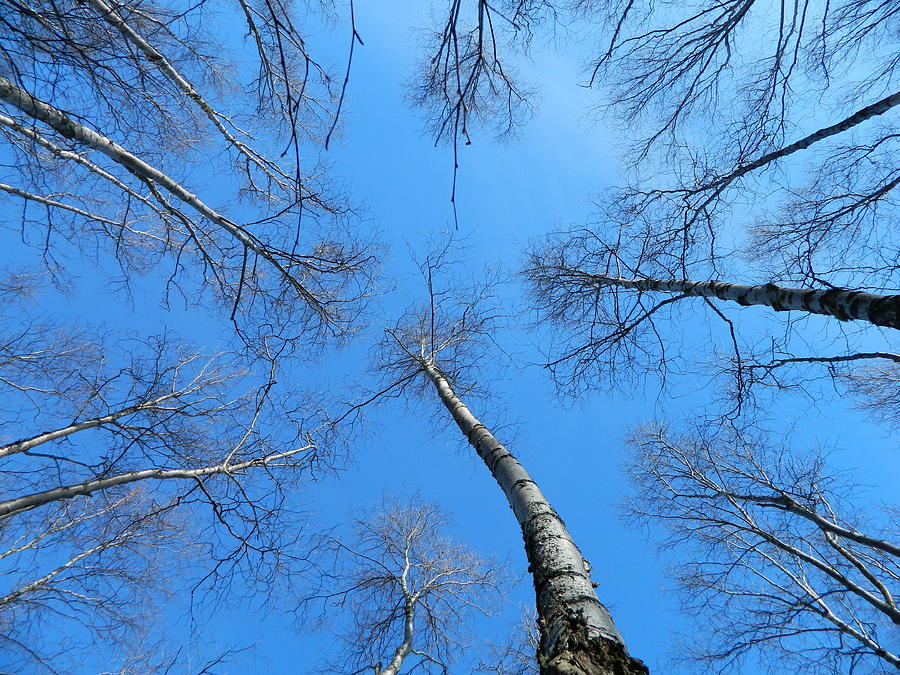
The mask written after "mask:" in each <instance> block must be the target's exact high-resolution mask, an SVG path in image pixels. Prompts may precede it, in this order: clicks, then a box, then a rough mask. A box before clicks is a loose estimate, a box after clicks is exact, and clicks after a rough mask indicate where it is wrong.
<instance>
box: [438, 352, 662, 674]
mask: <svg viewBox="0 0 900 675" xmlns="http://www.w3.org/2000/svg"><path fill="white" fill-rule="evenodd" d="M423 368H424V369H425V372H426V373H427V375H428V377H429V378H430V379H431V381H432V383H433V384H434V386H435V388H436V389H437V392H438V395H439V396H440V398H441V402H442V403H443V404H444V405H445V406H446V408H447V410H449V411H450V414H451V415H453V419H454V420H455V421H456V424H457V425H458V426H459V428H460V430H461V431H462V432H463V434H464V435H465V437H466V438H467V439H468V441H469V443H470V444H471V445H472V447H473V448H475V451H476V452H477V453H478V455H479V456H480V457H481V459H482V460H484V463H485V464H486V465H487V467H488V469H489V470H490V472H491V474H492V475H493V476H494V478H495V479H496V481H497V483H498V484H499V485H500V488H501V489H502V490H503V493H504V494H505V495H506V499H507V501H508V502H509V505H510V506H511V507H512V510H513V513H515V516H516V519H517V520H518V521H519V525H520V527H521V529H522V536H523V538H524V539H525V552H526V554H527V556H528V562H529V569H530V571H531V573H532V576H533V578H534V588H535V594H536V597H537V612H538V627H539V630H540V644H539V647H538V665H539V666H540V669H541V673H543V674H545V675H551V674H552V675H563V674H565V675H588V674H590V675H639V674H641V675H643V674H646V673H647V672H648V670H647V667H646V666H645V665H644V664H643V663H642V662H641V661H639V660H638V659H635V658H632V657H631V656H629V655H628V652H627V651H626V649H625V643H624V641H623V639H622V636H621V635H620V634H619V631H618V629H617V628H616V626H615V624H614V623H613V620H612V617H610V615H609V612H608V611H607V610H606V608H605V607H604V606H603V605H602V604H601V603H600V601H599V600H598V598H597V594H596V592H595V591H594V586H593V584H592V583H591V578H590V572H589V566H588V564H587V561H586V560H585V559H584V557H583V556H582V555H581V552H580V551H579V550H578V547H577V546H576V545H575V542H574V541H572V537H571V535H569V532H568V530H566V526H565V523H563V521H562V518H560V517H559V514H557V513H556V511H555V510H554V509H553V507H552V506H551V505H550V503H549V502H548V501H547V499H546V497H544V495H543V493H542V492H541V490H540V489H539V488H538V486H537V483H535V482H534V480H533V479H532V478H531V476H530V475H529V474H528V472H527V471H526V470H525V468H524V467H523V466H522V465H521V464H520V463H519V462H518V460H516V458H515V457H513V455H512V454H511V453H510V452H509V451H508V450H507V449H506V448H505V447H503V445H502V444H501V443H500V442H499V441H498V440H497V439H496V438H494V436H493V435H492V434H491V433H490V431H488V430H487V429H486V428H485V426H484V425H483V424H482V423H481V422H480V421H478V419H477V418H476V417H475V416H474V415H473V414H472V413H471V411H470V410H469V409H468V408H467V407H466V406H465V404H464V403H463V402H462V401H461V400H460V399H459V397H457V395H456V394H455V393H454V391H453V388H452V387H451V386H450V383H449V382H448V381H447V378H446V377H445V376H444V374H443V373H441V371H440V370H438V369H437V368H436V367H435V366H433V365H431V364H429V363H424V364H423Z"/></svg>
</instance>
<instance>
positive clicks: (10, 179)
mask: <svg viewBox="0 0 900 675" xmlns="http://www.w3.org/2000/svg"><path fill="white" fill-rule="evenodd" d="M235 10H236V11H237V12H238V14H239V16H240V17H242V19H243V21H244V24H245V27H246V33H247V36H248V37H249V40H248V44H249V45H252V50H251V53H249V54H247V53H244V52H241V51H239V49H238V48H233V45H232V44H230V42H228V41H226V40H225V39H224V38H222V37H220V36H221V35H222V34H223V32H222V31H218V30H216V28H215V27H214V26H211V25H208V23H207V22H206V20H205V18H204V15H205V12H204V9H203V3H200V4H199V5H195V6H193V7H189V8H186V9H185V11H180V10H177V9H174V8H170V7H167V6H165V5H151V4H146V3H140V4H138V3H133V2H131V3H129V2H122V3H120V2H106V0H97V1H96V2H93V1H92V2H89V3H85V4H80V5H77V6H68V5H67V6H60V5H57V4H54V3H42V2H38V3H27V2H26V3H21V2H18V0H9V2H4V4H3V11H2V14H3V19H2V25H3V30H2V32H0V33H2V35H0V108H2V110H0V137H2V139H3V142H4V143H5V147H6V149H7V152H9V153H10V154H11V157H12V158H13V160H14V161H12V162H8V163H5V164H4V166H3V169H2V173H0V191H2V192H3V193H4V198H3V203H4V204H6V205H7V208H8V209H9V210H10V211H9V212H10V213H13V212H20V213H21V214H22V216H21V229H22V234H23V239H24V240H25V241H26V242H28V243H30V244H32V245H33V246H36V247H38V248H39V249H40V250H42V252H43V254H44V257H45V260H46V261H47V264H48V266H49V268H50V270H51V271H52V272H53V273H54V274H56V275H57V276H60V275H64V267H65V264H64V262H63V257H64V256H66V255H68V254H69V252H68V251H67V250H66V249H67V247H71V246H73V245H74V246H76V247H77V248H79V249H80V250H81V251H82V252H87V253H90V254H92V255H93V254H96V252H97V250H98V248H99V250H100V251H101V252H102V254H101V260H105V258H104V257H103V256H113V257H114V258H115V259H116V260H117V261H118V264H119V266H120V268H121V270H122V272H123V275H124V276H125V279H126V280H127V279H128V278H129V276H130V275H131V274H133V273H135V272H137V273H141V272H144V271H146V270H148V269H152V268H160V267H161V266H162V265H168V266H169V270H170V272H169V276H168V280H167V281H166V285H165V289H164V290H165V295H166V297H167V298H168V296H169V295H170V294H176V295H179V296H181V298H183V299H184V301H185V302H187V303H188V304H194V303H195V302H196V301H197V300H198V298H200V299H202V300H203V301H204V302H206V303H209V302H212V303H215V304H219V305H221V306H222V307H223V309H224V310H225V312H226V316H230V317H231V319H232V320H235V321H236V322H237V326H238V329H239V331H240V334H241V336H242V337H243V338H244V339H245V340H249V341H252V342H254V344H255V343H256V342H257V340H260V339H261V337H265V335H268V336H269V337H270V338H271V336H272V335H281V334H283V336H284V337H296V336H298V335H301V334H302V335H305V336H307V337H309V336H310V335H315V334H317V333H319V332H321V331H322V330H323V329H325V330H328V331H331V332H341V331H343V330H345V329H348V328H349V327H351V326H352V325H353V323H354V321H355V318H356V312H357V311H358V309H359V306H358V303H355V302H354V301H355V300H358V299H359V298H361V297H362V296H364V295H365V294H366V293H367V291H366V290H365V286H366V278H367V275H368V274H369V271H370V267H371V265H370V263H371V262H372V258H371V256H370V254H369V253H368V252H367V251H366V250H365V248H364V247H363V246H362V245H361V244H356V243H353V241H352V237H351V236H347V235H348V232H347V223H346V222H344V223H341V220H340V216H341V214H345V213H346V212H347V207H346V205H345V204H344V203H343V202H342V201H340V199H338V198H336V197H332V196H330V195H329V194H328V192H327V190H326V188H325V187H323V183H322V180H320V178H319V177H318V176H317V169H316V168H315V167H314V166H302V165H301V152H302V150H303V149H304V148H305V147H306V146H307V145H308V144H309V143H316V142H318V140H319V139H321V138H322V137H323V136H324V130H325V129H327V128H328V127H329V126H331V125H332V122H333V116H334V101H333V97H332V95H331V91H330V77H329V76H328V74H327V73H325V72H324V70H323V69H322V68H321V67H320V66H319V65H318V63H317V62H316V61H315V59H314V58H313V57H312V55H310V54H309V52H308V51H307V47H306V42H305V40H304V37H303V35H302V33H301V32H300V30H299V29H298V27H297V23H296V19H297V17H296V16H295V15H294V13H293V11H292V10H291V8H290V7H289V6H288V5H287V4H285V3H282V2H255V1H254V0H246V1H245V0H241V1H240V2H238V3H237V4H236V5H235ZM250 59H255V61H256V63H257V64H258V73H257V75H256V76H255V77H252V78H250V80H249V81H243V82H242V81H240V79H239V77H238V75H239V74H242V73H246V72H247V68H246V67H245V64H246V63H247V62H248V60H250ZM198 166H205V167H207V168H210V167H211V168H212V169H213V171H214V172H215V174H216V175H217V176H218V177H219V179H220V180H221V181H222V183H221V187H222V188H224V191H225V194H227V195H228V197H226V199H225V203H224V204H223V203H222V202H223V200H222V198H221V196H219V195H213V194H203V191H198V190H197V189H196V188H195V187H193V186H192V185H191V183H192V182H193V179H192V178H189V177H188V176H189V175H190V172H191V171H192V170H193V169H194V168H196V167H198ZM238 198H239V199H238ZM217 202H218V203H217ZM14 204H16V205H21V208H16V209H15V211H14V210H13V205H14ZM335 217H337V218H338V220H336V221H334V223H335V226H334V227H333V226H331V225H329V221H332V220H334V218H335ZM301 218H302V225H301ZM162 269H165V268H164V267H163V268H162ZM198 291H200V293H199V295H198ZM261 321H262V322H264V323H265V324H266V325H265V326H264V328H263V329H264V330H265V331H266V333H265V335H263V336H258V335H256V332H257V331H258V330H259V326H258V325H257V324H258V323H259V322H261ZM285 330H290V331H291V332H290V333H284V331H285ZM260 348H261V347H260Z"/></svg>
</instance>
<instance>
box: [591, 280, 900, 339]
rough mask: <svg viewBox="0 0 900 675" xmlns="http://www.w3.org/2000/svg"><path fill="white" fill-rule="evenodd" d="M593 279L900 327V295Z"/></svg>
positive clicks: (740, 303)
mask: <svg viewBox="0 0 900 675" xmlns="http://www.w3.org/2000/svg"><path fill="white" fill-rule="evenodd" d="M591 278H592V279H593V280H594V282H595V283H597V284H599V285H601V286H620V287H623V288H633V289H636V290H640V291H667V292H670V293H683V294H684V295H696V296H701V297H707V298H719V299H720V300H728V301H731V302H736V303H738V304H739V305H765V306H767V307H771V308H772V309H774V310H776V311H779V312H785V311H791V310H800V311H804V312H811V313H813V314H824V315H826V316H833V317H835V318H837V319H840V320H841V321H852V320H860V321H868V322H870V323H873V324H875V325H876V326H886V327H888V328H898V329H900V295H875V294H874V293H863V292H861V291H845V290H842V289H832V290H828V291H817V290H809V289H804V288H785V287H783V286H776V285H775V284H764V285H762V286H745V285H743V284H729V283H726V282H724V281H688V280H672V281H659V280H656V279H622V278H619V277H604V276H600V275H596V274H594V275H591Z"/></svg>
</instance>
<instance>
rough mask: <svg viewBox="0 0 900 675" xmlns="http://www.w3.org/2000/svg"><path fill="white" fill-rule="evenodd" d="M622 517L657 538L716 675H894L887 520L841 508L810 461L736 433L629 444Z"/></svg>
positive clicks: (657, 436)
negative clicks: (653, 530) (757, 672)
mask: <svg viewBox="0 0 900 675" xmlns="http://www.w3.org/2000/svg"><path fill="white" fill-rule="evenodd" d="M632 443H633V445H634V447H635V456H634V459H633V462H632V463H631V465H630V472H629V473H630V475H631V477H632V481H633V483H634V486H635V496H634V497H633V498H632V499H631V500H630V501H629V502H628V511H629V512H630V514H631V515H632V516H634V517H635V518H638V519H640V520H641V521H643V522H646V523H653V524H654V525H661V526H663V527H664V528H666V529H668V531H669V533H670V536H669V538H668V540H667V545H670V546H677V547H678V551H679V556H678V559H679V560H687V562H683V563H679V566H678V567H677V570H676V573H677V581H678V583H679V585H680V586H681V588H682V589H683V591H684V599H685V605H686V607H687V608H688V609H689V610H692V611H694V612H696V613H697V614H699V615H701V616H702V621H703V624H704V630H703V631H702V632H703V633H704V635H705V638H706V639H704V640H702V641H700V640H697V636H696V635H693V636H692V641H693V642H694V649H692V650H691V651H690V655H691V656H693V657H694V658H697V659H699V660H700V662H701V663H703V664H705V665H706V666H707V667H708V668H709V669H711V670H715V671H720V670H721V671H727V670H739V669H740V667H741V664H742V663H743V662H744V661H745V660H746V659H747V658H749V657H751V656H758V657H759V660H760V663H761V664H763V668H764V670H766V671H768V672H784V671H785V670H786V669H799V670H801V671H803V672H817V673H821V672H833V673H846V672H855V671H856V670H858V669H861V670H865V671H866V672H896V669H897V668H900V656H898V650H897V647H898V645H897V641H896V635H897V634H896V626H897V625H898V623H900V610H898V607H897V603H896V599H895V598H896V594H897V592H898V590H900V587H898V583H900V547H898V546H897V545H896V544H894V543H891V542H892V541H897V538H898V532H897V530H896V523H895V522H894V519H893V516H892V514H891V512H890V511H889V510H887V511H886V510H883V509H878V508H872V506H870V505H867V506H863V505H861V504H856V505H853V504H851V503H850V502H849V501H848V498H847V495H848V494H849V490H848V486H847V485H846V484H842V482H841V481H840V480H839V479H837V478H836V477H835V476H834V475H832V474H831V473H830V472H829V469H828V466H827V463H826V462H825V461H824V460H823V458H822V456H821V455H818V454H815V453H798V452H796V451H791V450H790V449H789V448H786V447H781V446H778V445H775V444H774V443H773V442H772V441H771V440H770V439H768V438H765V437H764V436H760V435H751V434H750V433H748V432H744V433H740V434H736V433H733V432H732V433H728V434H723V433H711V432H709V431H705V432H704V431H696V432H692V433H690V434H687V435H683V436H677V435H673V434H670V433H668V432H667V431H666V430H665V429H661V428H646V429H642V430H640V431H639V432H638V433H637V434H635V436H634V439H633V441H632Z"/></svg>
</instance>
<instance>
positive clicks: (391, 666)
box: [376, 603, 415, 675]
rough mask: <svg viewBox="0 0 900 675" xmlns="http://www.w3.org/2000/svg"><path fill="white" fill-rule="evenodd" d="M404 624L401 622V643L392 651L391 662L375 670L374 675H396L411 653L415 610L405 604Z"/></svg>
mask: <svg viewBox="0 0 900 675" xmlns="http://www.w3.org/2000/svg"><path fill="white" fill-rule="evenodd" d="M403 614H404V622H403V642H401V643H400V646H399V647H397V649H396V650H395V651H394V656H393V657H392V658H391V662H390V663H388V665H387V666H386V667H385V668H384V669H382V670H377V671H376V675H397V673H399V672H400V667H401V666H402V665H403V661H404V660H405V659H406V657H407V656H409V654H410V653H411V652H412V642H413V628H414V626H415V609H414V608H413V607H412V606H411V605H410V604H409V603H407V606H406V609H405V610H404V613H403Z"/></svg>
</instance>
